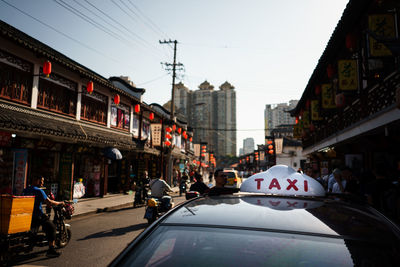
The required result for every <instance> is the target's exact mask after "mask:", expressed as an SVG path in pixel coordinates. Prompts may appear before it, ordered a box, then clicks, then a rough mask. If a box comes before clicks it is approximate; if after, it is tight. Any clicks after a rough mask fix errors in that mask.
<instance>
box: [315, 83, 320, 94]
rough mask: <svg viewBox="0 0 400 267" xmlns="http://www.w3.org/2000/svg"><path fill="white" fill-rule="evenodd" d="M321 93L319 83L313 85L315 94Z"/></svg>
mask: <svg viewBox="0 0 400 267" xmlns="http://www.w3.org/2000/svg"><path fill="white" fill-rule="evenodd" d="M320 93H321V85H316V86H315V95H319V94H320Z"/></svg>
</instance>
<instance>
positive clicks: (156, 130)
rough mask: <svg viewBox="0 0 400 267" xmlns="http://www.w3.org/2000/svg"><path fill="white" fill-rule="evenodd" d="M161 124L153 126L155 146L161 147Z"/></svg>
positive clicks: (153, 124)
mask: <svg viewBox="0 0 400 267" xmlns="http://www.w3.org/2000/svg"><path fill="white" fill-rule="evenodd" d="M161 129H162V125H161V123H152V124H151V133H152V136H153V146H161Z"/></svg>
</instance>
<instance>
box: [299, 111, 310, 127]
mask: <svg viewBox="0 0 400 267" xmlns="http://www.w3.org/2000/svg"><path fill="white" fill-rule="evenodd" d="M301 120H302V122H303V128H305V129H308V128H310V114H309V112H308V110H306V111H304V112H303V116H301Z"/></svg>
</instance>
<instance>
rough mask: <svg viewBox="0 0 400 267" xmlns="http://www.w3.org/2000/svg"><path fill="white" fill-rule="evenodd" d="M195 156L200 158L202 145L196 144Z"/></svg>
mask: <svg viewBox="0 0 400 267" xmlns="http://www.w3.org/2000/svg"><path fill="white" fill-rule="evenodd" d="M194 156H195V157H200V144H194Z"/></svg>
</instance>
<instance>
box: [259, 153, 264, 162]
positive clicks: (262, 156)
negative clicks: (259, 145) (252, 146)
mask: <svg viewBox="0 0 400 267" xmlns="http://www.w3.org/2000/svg"><path fill="white" fill-rule="evenodd" d="M264 160H265V152H264V151H260V161H264Z"/></svg>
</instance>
